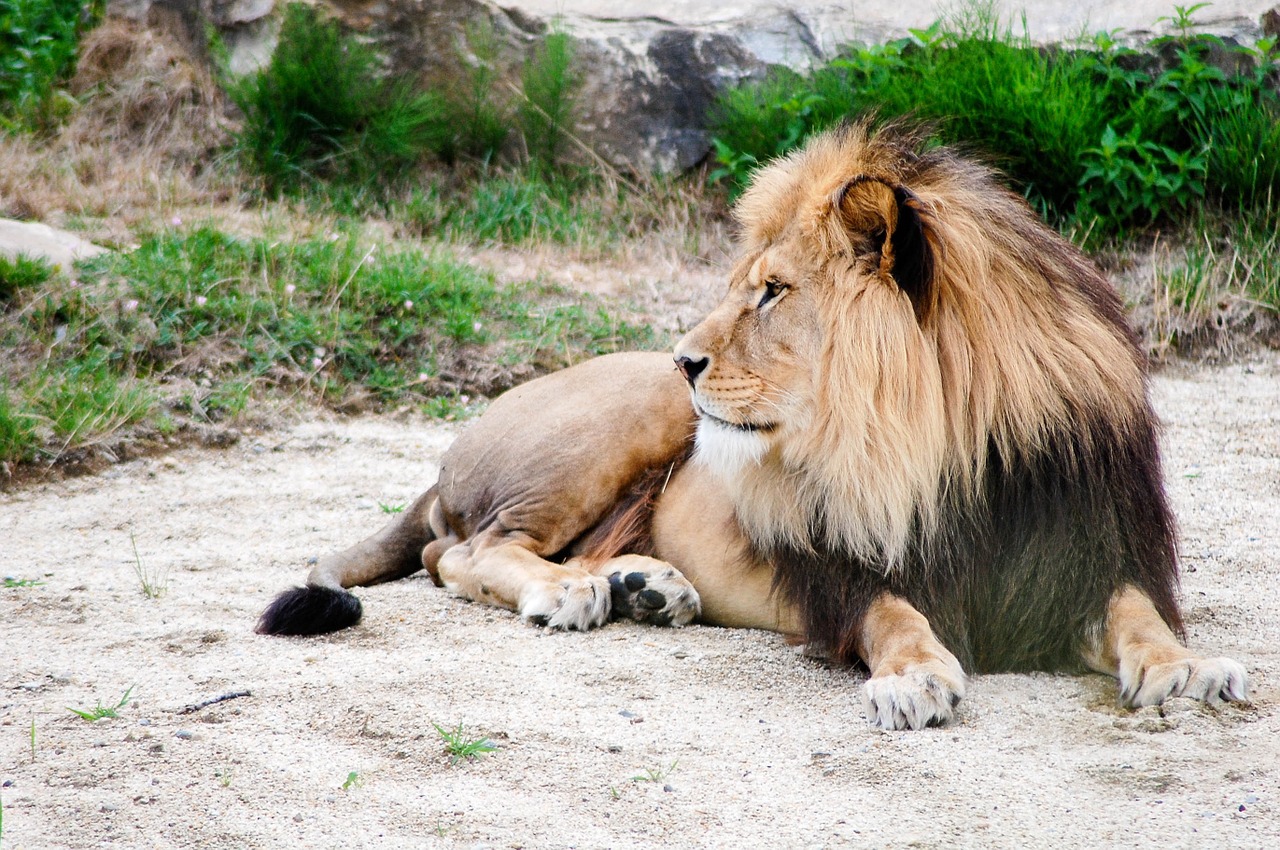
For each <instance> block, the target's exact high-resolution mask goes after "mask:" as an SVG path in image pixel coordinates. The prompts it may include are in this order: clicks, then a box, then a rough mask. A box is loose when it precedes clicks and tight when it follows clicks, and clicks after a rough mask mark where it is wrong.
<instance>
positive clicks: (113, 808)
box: [98, 803, 120, 812]
mask: <svg viewBox="0 0 1280 850" xmlns="http://www.w3.org/2000/svg"><path fill="white" fill-rule="evenodd" d="M119 808H120V807H119V806H113V805H111V804H110V803H103V804H102V808H100V809H98V811H100V812H114V811H118V810H119Z"/></svg>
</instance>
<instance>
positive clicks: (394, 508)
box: [378, 502, 407, 514]
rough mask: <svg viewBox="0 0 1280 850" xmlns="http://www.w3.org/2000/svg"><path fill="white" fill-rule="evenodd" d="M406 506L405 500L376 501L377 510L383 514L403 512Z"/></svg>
mask: <svg viewBox="0 0 1280 850" xmlns="http://www.w3.org/2000/svg"><path fill="white" fill-rule="evenodd" d="M406 507H407V504H406V503H405V502H378V510H380V511H382V512H383V513H384V514H399V513H404V509H405V508H406Z"/></svg>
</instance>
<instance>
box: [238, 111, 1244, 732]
mask: <svg viewBox="0 0 1280 850" xmlns="http://www.w3.org/2000/svg"><path fill="white" fill-rule="evenodd" d="M735 216H736V219H737V221H738V223H739V226H740V236H739V240H738V242H739V244H738V253H739V259H738V260H737V262H736V265H735V266H734V268H733V269H732V272H731V274H730V279H729V288H728V292H727V294H726V295H725V297H724V299H723V300H722V301H721V303H720V304H719V306H718V307H716V308H715V310H714V311H713V312H712V313H711V314H710V315H709V316H707V317H706V319H705V320H703V321H702V322H701V323H700V324H698V325H697V326H696V327H694V328H693V329H692V330H691V331H689V333H688V334H687V335H686V336H685V337H684V338H683V339H682V340H680V342H679V343H678V344H677V346H676V349H675V354H674V356H675V368H674V369H673V368H672V364H671V358H670V356H669V355H663V354H654V353H629V354H617V355H610V356H605V357H601V358H598V359H594V360H590V361H587V362H585V363H582V364H580V365H577V366H574V367H572V368H569V369H567V370H565V371H562V372H558V373H555V374H552V375H548V376H545V377H542V378H539V379H537V380H534V381H532V382H530V383H528V384H525V385H523V386H520V387H517V388H515V389H513V390H511V391H509V392H508V393H506V394H504V395H502V396H501V397H499V398H498V399H497V400H496V401H494V402H493V404H492V405H491V406H490V407H489V409H488V410H487V411H486V412H485V413H484V415H482V416H481V417H480V418H479V419H478V420H477V421H476V422H475V423H473V424H472V425H471V426H469V428H468V429H467V430H466V431H464V433H463V434H462V435H461V436H460V437H459V438H458V439H457V441H456V442H455V443H454V444H453V446H452V447H451V448H450V449H449V450H448V452H447V453H446V454H445V456H444V458H443V460H442V462H441V467H440V474H439V477H438V480H437V481H436V483H435V485H434V486H432V487H431V488H430V489H429V490H428V491H427V492H426V493H425V494H424V495H423V496H421V497H420V498H419V499H417V501H415V502H414V503H413V504H412V505H411V506H410V507H409V508H408V509H407V510H406V511H405V512H404V513H402V514H400V515H399V516H397V517H396V518H395V519H393V520H392V521H391V523H390V524H389V525H388V526H386V527H385V528H383V529H382V530H381V531H379V532H378V533H376V534H375V535H373V536H372V537H370V538H368V539H366V540H364V541H362V542H360V543H358V544H356V545H355V546H353V547H352V548H350V549H348V550H346V551H344V552H341V553H339V554H337V555H333V556H329V557H327V558H324V559H322V560H321V561H320V562H319V563H318V564H317V566H316V567H315V568H314V569H313V570H312V572H311V574H310V576H309V577H308V580H307V585H306V587H304V588H294V589H292V590H289V591H286V592H285V593H283V594H282V595H281V596H280V597H279V598H278V599H277V600H276V601H275V602H273V603H272V605H271V606H270V607H269V608H268V609H267V610H266V612H264V614H263V615H262V618H261V620H260V621H259V625H258V630H259V631H260V632H263V633H267V634H311V633H318V632H326V631H332V630H335V629H340V628H343V627H346V626H349V625H352V624H354V623H355V622H357V621H358V620H359V618H360V616H361V606H360V602H359V600H358V599H357V598H356V597H355V596H354V595H353V594H351V593H350V591H349V590H348V588H351V587H354V586H360V585H368V584H372V583H375V582H381V581H388V580H391V579H395V578H400V577H402V576H406V575H409V574H410V573H413V572H415V571H417V570H419V569H422V568H425V569H426V570H427V571H428V572H429V574H430V575H431V576H432V578H433V579H434V580H435V581H436V582H437V583H438V584H442V585H443V586H444V587H446V588H447V589H449V590H450V591H452V592H453V593H455V594H457V595H459V596H462V597H464V598H466V599H470V600H474V601H477V602H484V603H488V604H491V605H495V606H499V607H502V608H507V609H510V610H513V611H516V612H518V613H519V614H520V615H521V616H522V617H524V618H525V619H527V620H529V621H530V622H533V623H536V624H540V625H543V626H546V627H548V628H554V629H568V630H572V629H590V628H594V627H597V626H601V625H603V624H604V623H606V622H607V621H608V620H609V619H610V618H611V617H626V618H631V619H634V620H637V621H639V622H646V623H652V624H657V625H671V626H681V625H684V624H687V623H690V622H693V621H695V620H697V621H700V622H705V623H711V624H716V625H721V626H732V627H749V628H762V629H771V630H774V631H777V632H781V633H783V634H786V635H790V636H793V637H794V638H795V639H797V640H799V641H802V642H804V643H806V644H808V645H809V646H810V647H813V648H816V649H819V650H821V651H822V652H824V653H825V654H826V655H828V656H829V657H831V658H833V659H835V660H837V661H842V662H850V663H861V664H864V665H865V666H866V669H867V671H868V678H867V680H866V683H865V685H864V689H863V703H864V707H865V710H866V716H867V719H868V721H869V722H870V723H871V724H872V725H873V726H876V727H880V728H884V729H920V728H924V727H928V726H935V725H939V724H944V723H946V722H948V721H949V720H951V719H952V717H953V716H954V714H955V710H956V706H957V705H958V703H959V702H960V700H961V698H962V697H963V696H964V693H965V684H966V675H967V673H985V672H1000V671H1030V670H1084V669H1092V670H1095V671H1100V672H1103V673H1107V674H1110V675H1111V676H1113V677H1115V678H1117V679H1118V681H1119V697H1120V700H1121V701H1122V702H1123V703H1124V704H1127V705H1131V706H1145V705H1156V704H1159V703H1162V702H1164V701H1165V700H1167V699H1169V698H1171V697H1175V696H1183V697H1191V698H1194V699H1198V700H1204V701H1210V702H1216V701H1219V700H1223V699H1226V700H1233V701H1241V700H1244V699H1245V698H1246V692H1247V676H1246V672H1245V670H1244V668H1243V667H1242V666H1241V665H1240V664H1239V663H1238V662H1236V661H1234V660H1231V659H1228V658H1204V657H1201V656H1198V655H1196V654H1194V653H1193V652H1191V651H1190V650H1188V649H1187V648H1185V647H1184V646H1183V644H1182V642H1181V640H1180V637H1181V635H1182V633H1183V625H1182V618H1181V614H1180V613H1179V609H1178V603H1177V598H1176V588H1177V558H1176V542H1175V530H1174V520H1173V517H1172V514H1171V512H1170V509H1169V506H1168V503H1167V501H1166V498H1165V493H1164V485H1163V479H1162V473H1161V466H1160V455H1159V445H1158V439H1157V438H1158V427H1157V420H1156V416H1155V414H1154V412H1153V410H1152V408H1151V404H1150V401H1149V398H1148V390H1147V368H1146V362H1145V358H1144V355H1143V353H1142V350H1141V348H1140V347H1139V345H1138V342H1137V340H1136V337H1135V335H1134V334H1133V332H1132V331H1131V330H1130V328H1129V327H1128V325H1127V324H1126V322H1125V319H1124V316H1123V312H1122V309H1121V304H1120V301H1119V299H1118V297H1117V295H1116V294H1115V292H1114V290H1113V289H1112V288H1111V286H1110V285H1109V284H1108V282H1107V281H1106V280H1105V278H1104V277H1103V276H1102V275H1101V273H1100V272H1099V271H1098V270H1097V269H1096V268H1095V267H1094V266H1093V265H1092V264H1091V263H1090V262H1089V261H1087V260H1086V259H1085V258H1084V257H1083V256H1082V255H1081V254H1080V252H1079V251H1077V250H1076V249H1075V248H1074V247H1073V246H1072V245H1071V244H1070V243H1069V242H1068V241H1066V240H1065V239H1063V238H1062V237H1061V236H1059V235H1058V234H1057V233H1056V232H1054V231H1052V230H1051V229H1049V228H1048V227H1047V226H1045V225H1044V224H1043V223H1042V222H1041V221H1040V220H1039V219H1038V218H1037V217H1036V216H1035V215H1034V214H1033V212H1032V211H1031V209H1030V208H1029V207H1028V205H1027V204H1026V203H1025V201H1024V200H1023V199H1022V198H1021V197H1019V196H1017V195H1015V194H1013V193H1012V192H1010V191H1009V190H1007V189H1006V188H1004V187H1003V186H1002V184H1001V183H1000V182H999V179H998V176H997V175H996V174H995V172H993V171H992V170H991V169H989V168H987V167H985V166H984V165H982V164H980V163H978V162H976V161H974V160H972V159H971V158H966V157H964V156H961V155H959V154H957V153H956V152H954V151H952V150H950V149H948V148H946V147H929V146H927V145H926V140H925V136H924V134H923V133H921V132H920V131H917V130H913V129H911V128H909V127H905V126H902V125H896V124H886V125H883V126H880V127H879V128H876V127H874V126H873V125H872V124H871V123H870V122H867V121H863V122H857V123H850V124H847V125H844V126H842V127H840V128H837V129H834V130H830V131H827V132H825V133H823V134H821V135H818V136H815V137H813V138H812V139H811V140H810V141H808V142H807V143H806V144H805V145H804V146H803V148H801V149H799V150H797V151H795V152H793V153H791V154H789V155H787V156H785V157H782V158H780V159H778V160H775V161H774V162H772V163H770V164H769V165H767V166H765V167H763V168H762V169H761V170H759V171H758V172H757V174H756V175H755V176H754V178H753V180H752V181H751V185H750V186H749V187H748V189H747V190H746V192H745V193H744V194H743V196H742V197H741V199H740V200H739V201H738V203H737V205H736V207H735Z"/></svg>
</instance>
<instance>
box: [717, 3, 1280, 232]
mask: <svg viewBox="0 0 1280 850" xmlns="http://www.w3.org/2000/svg"><path fill="white" fill-rule="evenodd" d="M1199 8H1200V7H1199V6H1195V7H1178V15H1177V18H1176V19H1175V20H1174V21H1173V24H1174V26H1175V29H1176V34H1175V35H1173V36H1169V37H1165V38H1163V39H1157V40H1156V41H1154V42H1153V44H1152V48H1153V49H1156V50H1159V51H1161V56H1160V58H1148V57H1146V56H1143V55H1141V54H1138V53H1137V52H1135V51H1134V50H1132V49H1129V48H1127V47H1124V46H1122V45H1121V44H1119V43H1118V42H1117V41H1115V40H1114V39H1113V37H1112V36H1111V35H1110V34H1108V33H1099V34H1097V35H1095V36H1093V37H1092V38H1091V39H1088V40H1082V42H1081V43H1080V44H1078V45H1075V46H1074V49H1067V48H1057V49H1044V48H1041V47H1040V46H1039V45H1037V44H1036V43H1034V41H1033V40H1032V38H1031V36H1030V34H1029V33H1028V32H1027V31H1026V28H1025V22H1024V23H1023V25H1022V29H1021V31H1019V30H1018V29H1016V28H1015V27H1014V25H1012V24H1007V23H1004V22H1001V21H1000V20H999V18H998V16H997V15H996V13H995V11H994V6H993V5H991V4H986V3H974V4H971V5H970V6H968V7H967V8H965V9H964V10H963V11H962V13H961V14H959V15H957V16H953V17H952V18H950V19H949V20H946V21H943V22H939V23H935V24H934V25H933V26H932V27H930V28H928V29H923V30H913V31H912V37H911V38H908V39H901V40H899V41H894V42H890V43H888V44H882V45H871V46H858V45H851V46H849V47H848V48H847V49H846V51H845V53H844V55H843V56H842V57H841V58H839V59H836V60H834V61H832V62H831V63H829V64H828V65H827V66H825V67H822V68H819V69H817V70H815V71H814V72H813V73H811V74H808V75H800V74H796V73H794V72H789V71H781V72H777V73H775V74H774V75H773V76H772V77H770V78H769V79H768V80H766V81H764V82H763V83H757V84H752V85H748V86H746V87H744V88H741V89H738V90H735V91H731V92H728V93H726V94H725V95H724V96H723V97H722V98H721V100H720V102H719V106H718V110H717V112H716V114H715V115H714V116H713V126H714V132H715V134H716V152H717V159H718V161H719V163H720V168H719V169H717V170H716V172H714V174H713V176H714V177H716V178H718V179H727V180H729V181H730V184H731V190H732V191H737V190H738V189H739V188H740V187H741V186H742V184H743V182H744V181H745V180H746V178H747V177H748V176H749V174H750V171H751V170H752V169H753V168H754V167H755V166H756V164H757V163H759V162H761V161H763V160H764V159H766V158H768V157H770V156H773V155H775V154H779V153H783V152H785V151H787V150H790V149H791V148H793V147H795V146H797V145H799V144H800V143H801V142H802V141H803V140H804V138H805V137H807V136H808V135H809V134H811V133H813V132H816V131H818V130H821V129H823V128H824V127H827V126H830V125H831V124H834V123H836V122H837V121H839V120H841V119H843V118H844V117H845V116H848V115H850V114H854V113H859V112H867V111H874V112H877V113H878V114H879V115H881V116H883V117H894V116H904V115H910V116H913V117H914V118H916V119H919V120H924V121H926V122H931V123H932V124H933V127H934V133H935V137H936V138H937V139H938V140H940V141H945V142H950V143H959V144H962V145H965V146H969V147H974V148H977V149H978V150H980V151H982V152H983V153H984V154H986V155H987V156H989V157H991V158H992V159H993V161H994V162H995V164H996V165H998V166H999V167H1000V168H1001V169H1003V170H1004V171H1005V172H1006V173H1007V174H1008V175H1009V177H1010V179H1011V180H1012V182H1013V185H1014V186H1015V188H1017V189H1018V190H1019V191H1021V192H1023V193H1024V194H1025V195H1026V196H1027V198H1028V200H1030V201H1031V203H1032V204H1033V206H1035V207H1037V209H1039V210H1040V211H1041V212H1042V213H1043V214H1044V215H1046V216H1047V217H1048V218H1050V219H1051V220H1053V221H1054V222H1056V223H1057V224H1058V225H1059V226H1060V227H1062V228H1063V229H1064V230H1076V231H1078V232H1088V233H1093V234H1096V235H1097V236H1098V237H1116V236H1119V237H1127V236H1130V235H1133V234H1135V233H1140V232H1143V231H1145V230H1147V229H1148V228H1151V227H1153V226H1162V225H1167V224H1169V223H1170V222H1174V223H1178V222H1186V221H1187V220H1189V217H1194V215H1196V214H1198V212H1199V211H1200V210H1202V209H1204V208H1206V205H1210V206H1212V205H1221V206H1225V207H1227V208H1231V209H1236V208H1248V207H1250V206H1252V205H1254V204H1256V203H1257V202H1258V201H1260V200H1262V199H1264V198H1266V197H1269V196H1271V195H1274V194H1275V192H1276V191H1277V190H1280V129H1277V124H1276V118H1277V116H1278V115H1280V93H1277V91H1276V89H1275V87H1274V86H1273V85H1272V84H1271V82H1270V81H1271V79H1272V77H1273V76H1274V75H1275V73H1276V71H1277V68H1280V64H1278V63H1277V59H1278V55H1277V53H1276V43H1275V40H1274V39H1263V40H1261V41H1259V42H1258V43H1257V44H1256V45H1251V46H1243V47H1228V46H1227V45H1226V44H1225V43H1224V42H1223V41H1222V40H1221V39H1218V38H1217V37H1215V36H1211V35H1203V34H1198V33H1196V32H1195V31H1194V30H1195V21H1194V20H1193V15H1194V13H1195V12H1196V11H1197V10H1198V9H1199ZM1233 51H1234V53H1235V56H1236V57H1238V59H1239V62H1238V63H1237V64H1236V65H1235V66H1233V67H1232V69H1231V70H1224V69H1223V68H1222V67H1218V65H1215V64H1214V62H1215V61H1217V60H1214V58H1213V57H1214V55H1215V52H1222V53H1226V54H1228V55H1229V54H1231V53H1232V52H1233Z"/></svg>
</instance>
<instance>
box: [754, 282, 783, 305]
mask: <svg viewBox="0 0 1280 850" xmlns="http://www.w3.org/2000/svg"><path fill="white" fill-rule="evenodd" d="M789 288H790V287H788V286H787V285H786V284H785V283H783V282H782V281H780V280H778V279H777V278H769V279H768V280H766V281H765V282H764V294H763V295H761V296H760V303H759V304H757V305H756V309H757V310H759V309H760V308H761V307H763V306H764V305H766V304H768V303H769V302H770V301H773V300H774V299H776V298H777V297H778V296H779V295H781V294H782V293H784V292H786V291H787V290H788V289H789Z"/></svg>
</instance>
